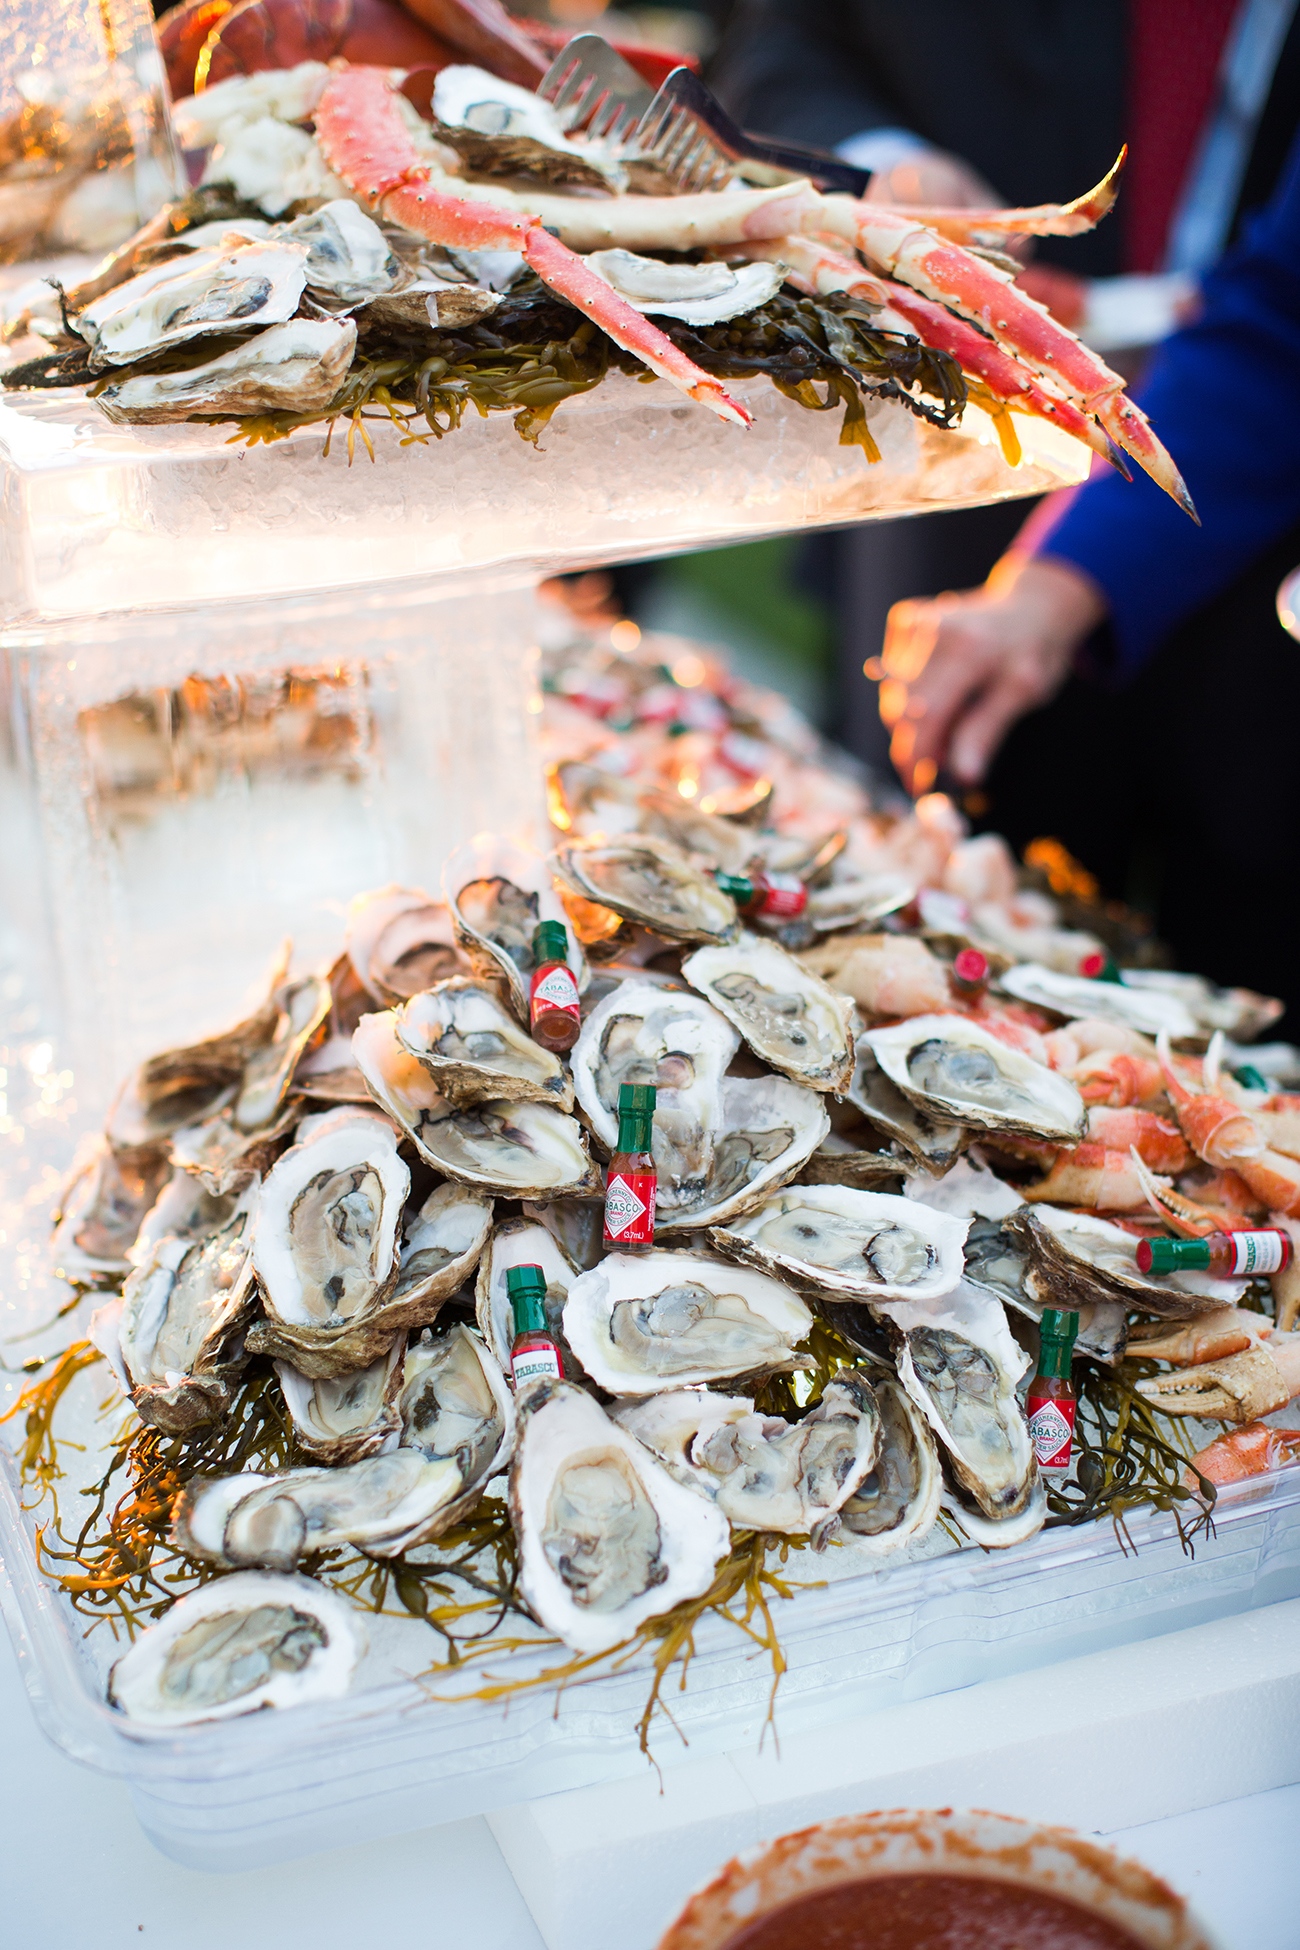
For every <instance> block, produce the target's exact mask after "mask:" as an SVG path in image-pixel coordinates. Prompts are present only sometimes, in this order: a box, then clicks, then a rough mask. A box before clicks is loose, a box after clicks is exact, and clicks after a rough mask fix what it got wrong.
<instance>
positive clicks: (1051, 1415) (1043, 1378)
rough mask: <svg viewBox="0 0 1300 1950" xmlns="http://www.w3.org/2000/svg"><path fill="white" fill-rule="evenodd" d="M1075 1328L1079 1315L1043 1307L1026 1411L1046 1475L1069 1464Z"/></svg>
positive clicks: (1058, 1472)
mask: <svg viewBox="0 0 1300 1950" xmlns="http://www.w3.org/2000/svg"><path fill="white" fill-rule="evenodd" d="M1078 1331H1079V1316H1078V1314H1075V1313H1062V1312H1061V1311H1060V1310H1059V1309H1058V1308H1056V1307H1044V1309H1043V1318H1042V1320H1041V1322H1040V1323H1039V1328H1038V1332H1039V1340H1040V1345H1039V1353H1038V1373H1037V1374H1036V1375H1035V1376H1034V1378H1033V1380H1032V1381H1031V1382H1030V1384H1029V1394H1028V1396H1027V1398H1026V1400H1025V1413H1026V1414H1027V1415H1028V1417H1029V1440H1030V1441H1031V1442H1032V1443H1033V1445H1034V1454H1035V1455H1036V1456H1037V1458H1038V1467H1039V1468H1040V1469H1041V1470H1042V1471H1043V1472H1044V1473H1045V1474H1046V1475H1049V1476H1064V1475H1065V1473H1066V1471H1067V1470H1068V1469H1069V1467H1070V1456H1071V1453H1072V1450H1073V1447H1074V1413H1075V1408H1076V1406H1077V1404H1076V1401H1075V1394H1074V1383H1073V1381H1072V1380H1071V1379H1070V1362H1071V1360H1072V1359H1073V1356H1074V1337H1075V1335H1076V1334H1077V1333H1078Z"/></svg>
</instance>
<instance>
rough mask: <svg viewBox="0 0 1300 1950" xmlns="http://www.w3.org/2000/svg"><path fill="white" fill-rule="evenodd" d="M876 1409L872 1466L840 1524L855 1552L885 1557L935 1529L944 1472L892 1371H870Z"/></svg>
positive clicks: (929, 1437) (844, 1505) (842, 1510)
mask: <svg viewBox="0 0 1300 1950" xmlns="http://www.w3.org/2000/svg"><path fill="white" fill-rule="evenodd" d="M871 1385H872V1389H873V1391H874V1393H875V1397H876V1407H877V1409H878V1410H879V1413H880V1440H879V1446H878V1448H877V1452H876V1460H875V1465H874V1467H873V1468H872V1469H871V1470H870V1471H869V1473H868V1474H867V1475H866V1476H865V1477H864V1478H863V1479H862V1481H861V1483H860V1484H859V1485H858V1487H857V1489H856V1490H854V1492H853V1494H852V1496H850V1497H849V1498H848V1499H847V1501H846V1502H844V1503H842V1504H841V1505H840V1513H839V1514H840V1524H841V1526H842V1528H843V1529H844V1530H846V1531H847V1532H848V1533H849V1534H850V1535H851V1536H852V1538H853V1540H854V1543H855V1544H856V1546H857V1548H858V1549H859V1550H862V1551H865V1552H867V1553H868V1554H869V1555H870V1556H872V1557H888V1556H891V1555H892V1554H893V1553H894V1552H895V1551H900V1550H904V1549H906V1547H907V1546H908V1545H909V1544H914V1543H919V1542H920V1540H921V1538H922V1537H924V1536H926V1535H927V1534H928V1533H929V1532H930V1531H931V1530H933V1528H934V1522H935V1518H936V1517H937V1516H938V1514H939V1493H940V1490H941V1489H942V1486H943V1476H942V1472H941V1471H940V1468H939V1451H938V1449H937V1447H936V1446H935V1440H934V1436H933V1434H932V1433H931V1430H930V1424H929V1423H928V1422H927V1421H926V1419H925V1417H924V1415H923V1414H922V1413H921V1411H920V1409H919V1408H918V1407H917V1406H916V1404H915V1403H914V1402H913V1401H912V1399H911V1397H910V1396H909V1395H908V1393H907V1390H906V1389H905V1388H903V1387H902V1385H901V1384H900V1383H899V1382H898V1381H896V1380H895V1378H894V1376H893V1375H892V1374H885V1373H883V1372H881V1373H877V1372H874V1371H873V1372H872V1376H871Z"/></svg>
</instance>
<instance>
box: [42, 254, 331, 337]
mask: <svg viewBox="0 0 1300 1950" xmlns="http://www.w3.org/2000/svg"><path fill="white" fill-rule="evenodd" d="M307 256H308V252H307V246H306V244H299V243H284V242H277V243H263V242H257V243H251V244H235V245H233V246H232V247H230V248H229V249H227V248H224V247H222V246H217V247H216V248H214V249H211V250H199V251H189V252H187V253H186V255H185V256H184V257H174V258H169V259H168V260H167V262H166V263H165V264H157V265H155V266H154V267H153V269H152V270H149V271H142V272H140V274H139V276H138V277H134V278H129V279H128V280H127V282H126V283H125V284H119V285H117V286H116V287H115V289H114V290H112V291H109V292H106V293H105V295H104V296H103V297H102V298H96V299H95V300H94V301H93V302H92V303H91V304H89V305H87V306H86V308H85V310H84V311H83V312H81V314H80V315H79V316H78V317H77V318H76V319H75V320H74V321H73V322H74V323H75V325H76V328H77V331H78V332H79V333H80V335H81V337H82V338H84V339H85V341H86V343H87V344H88V345H89V347H90V352H91V362H92V364H95V365H101V366H104V365H110V366H124V365H130V364H131V362H132V361H133V360H135V359H142V358H144V357H145V356H146V355H147V354H152V353H156V352H162V351H165V350H167V349H168V348H170V347H171V346H174V345H182V344H184V343H185V342H186V341H187V340H189V339H194V338H202V337H205V336H207V337H210V336H211V335H212V334H213V333H215V332H230V331H246V330H249V329H252V328H254V327H257V326H261V325H282V324H284V323H286V321H287V320H289V319H291V318H292V317H293V315H294V313H295V312H296V311H297V309H298V304H299V301H300V299H301V298H302V294H303V291H304V289H305V288H306V283H307Z"/></svg>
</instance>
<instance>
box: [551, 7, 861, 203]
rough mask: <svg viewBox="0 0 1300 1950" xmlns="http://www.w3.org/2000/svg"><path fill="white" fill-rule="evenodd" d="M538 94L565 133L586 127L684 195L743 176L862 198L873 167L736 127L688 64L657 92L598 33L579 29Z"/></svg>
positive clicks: (597, 138) (601, 139) (715, 186)
mask: <svg viewBox="0 0 1300 1950" xmlns="http://www.w3.org/2000/svg"><path fill="white" fill-rule="evenodd" d="M537 92H538V94H539V95H541V96H542V98H543V99H544V100H545V101H548V102H550V103H551V105H552V107H553V108H554V109H555V110H556V112H557V113H558V114H559V116H560V120H561V121H562V123H563V124H564V127H565V130H566V132H567V133H570V134H572V133H573V132H574V131H575V130H577V129H582V130H584V131H585V133H586V134H588V135H590V136H591V137H592V138H593V139H594V140H598V141H605V142H609V143H611V144H613V145H616V146H618V147H620V148H622V149H623V150H625V151H626V152H627V153H628V154H629V155H631V156H635V157H636V158H638V159H639V160H641V161H645V162H650V163H653V164H654V165H655V166H656V168H658V169H659V170H661V171H662V172H663V174H664V175H666V176H667V177H668V179H669V180H670V181H671V183H672V184H673V186H674V188H675V189H677V190H678V191H679V192H689V191H691V190H710V189H720V188H721V187H722V186H723V185H724V184H725V183H727V182H729V181H730V180H731V178H732V177H733V176H734V175H735V173H736V170H737V166H738V165H740V164H746V165H748V166H749V167H747V168H746V169H745V172H744V173H745V174H746V175H748V176H750V177H751V178H753V177H755V176H760V177H762V178H764V179H766V180H767V181H770V182H780V181H782V180H784V179H787V178H790V177H802V176H807V177H810V178H811V179H812V181H813V182H815V183H816V184H817V185H818V187H819V188H821V189H830V190H846V191H847V192H848V194H849V195H850V196H861V195H862V193H863V191H864V190H865V188H866V186H867V182H868V179H869V172H868V171H867V170H865V169H856V168H855V167H854V166H853V165H852V164H851V163H845V162H841V161H840V160H839V159H838V157H836V156H831V155H828V154H827V153H826V151H825V150H823V149H811V148H806V147H805V146H804V145H803V144H802V143H795V142H772V141H769V140H768V139H767V137H765V136H759V135H750V134H748V133H747V132H746V131H745V130H744V129H741V128H738V127H737V126H736V124H735V123H734V122H733V121H732V119H731V117H730V116H729V115H728V114H727V112H726V110H725V109H724V108H723V107H722V105H721V103H720V102H719V101H717V100H716V98H715V97H714V96H713V95H712V94H711V93H710V91H709V90H708V89H707V88H706V87H705V85H704V83H703V82H702V81H701V80H700V78H699V76H698V75H697V74H694V73H693V72H692V71H691V69H690V68H686V67H681V68H674V69H673V71H672V73H671V74H670V75H669V76H668V77H667V79H666V80H665V82H664V83H663V86H662V87H661V88H660V89H659V91H658V93H657V94H656V93H654V92H652V91H651V89H650V88H648V87H647V86H646V84H645V82H644V81H642V79H641V77H640V75H639V74H638V73H637V71H636V69H635V68H633V67H632V66H631V65H630V64H629V63H628V62H627V61H625V60H624V59H623V57H622V55H621V54H616V53H615V51H614V49H613V48H612V47H611V46H610V45H609V43H608V41H606V40H604V39H603V38H602V37H601V36H600V35H599V34H578V35H575V37H574V38H573V40H571V41H569V42H568V43H567V44H566V45H565V46H564V47H563V48H561V50H560V52H559V53H558V54H557V55H556V57H555V59H554V61H552V63H551V65H550V67H549V68H548V69H547V71H546V73H545V74H544V75H543V76H542V79H541V81H540V82H539V83H538V87H537Z"/></svg>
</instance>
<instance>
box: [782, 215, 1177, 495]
mask: <svg viewBox="0 0 1300 1950" xmlns="http://www.w3.org/2000/svg"><path fill="white" fill-rule="evenodd" d="M808 227H809V226H808V225H806V224H805V225H804V228H805V229H807V228H808ZM817 227H818V228H819V229H821V230H829V231H831V232H832V233H833V234H834V235H835V236H836V237H843V238H845V239H846V240H847V241H848V242H849V243H851V244H854V245H856V247H857V248H858V250H860V251H861V252H862V254H863V256H864V257H866V258H867V259H868V260H869V262H870V263H871V264H872V265H874V266H875V267H876V268H877V269H878V270H880V271H882V272H884V273H885V274H886V275H887V276H890V277H894V278H897V279H898V280H899V281H900V282H901V283H903V284H906V285H908V286H910V287H911V289H912V290H913V291H917V292H919V293H920V295H921V296H922V297H923V298H929V299H930V300H932V302H933V303H935V304H938V305H944V306H946V307H948V309H950V310H952V311H955V312H956V313H957V314H958V316H959V317H961V318H966V319H969V320H970V321H971V323H972V324H974V325H977V326H979V327H980V328H981V329H982V330H983V331H985V332H987V333H988V335H989V337H990V338H992V339H994V340H995V341H996V342H997V344H998V345H1000V346H1001V347H1002V348H1003V350H1004V351H1007V352H1010V353H1011V354H1012V355H1013V357H1015V358H1016V359H1018V360H1020V361H1022V362H1023V363H1024V364H1025V365H1027V366H1028V367H1029V368H1030V369H1031V371H1033V372H1035V373H1038V374H1039V375H1040V376H1041V377H1044V378H1047V379H1050V380H1051V381H1052V383H1053V385H1055V386H1058V387H1059V388H1060V389H1061V391H1062V392H1063V393H1065V394H1066V395H1067V396H1068V397H1069V398H1070V399H1072V400H1073V401H1074V402H1075V404H1076V405H1078V406H1079V407H1081V408H1082V409H1083V411H1084V412H1085V413H1095V414H1096V415H1097V418H1098V419H1099V420H1100V421H1101V423H1102V425H1103V427H1104V428H1105V429H1106V432H1107V433H1108V434H1110V436H1111V438H1112V439H1113V440H1115V441H1116V442H1117V443H1118V444H1119V445H1120V446H1121V447H1123V448H1124V450H1125V452H1126V453H1130V454H1132V456H1133V458H1134V460H1135V461H1136V462H1137V463H1138V465H1139V467H1142V468H1145V470H1146V472H1147V473H1148V474H1150V476H1151V478H1152V479H1153V480H1154V481H1155V482H1156V483H1157V484H1158V485H1159V486H1160V487H1162V488H1164V490H1165V492H1166V493H1167V494H1170V495H1172V496H1173V498H1174V500H1175V501H1177V503H1178V505H1179V507H1180V508H1182V509H1184V511H1185V512H1186V513H1187V514H1190V515H1191V516H1192V517H1193V519H1195V515H1196V510H1195V508H1194V507H1193V505H1192V499H1191V496H1190V495H1189V494H1188V492H1187V488H1186V486H1185V485H1184V482H1183V478H1182V476H1181V474H1180V473H1179V472H1178V469H1177V468H1176V467H1175V466H1174V463H1173V461H1172V460H1171V458H1170V456H1169V455H1168V454H1167V453H1166V451H1165V449H1164V448H1163V447H1162V446H1161V444H1160V442H1159V441H1158V440H1157V439H1156V437H1155V435H1154V434H1153V433H1152V431H1151V428H1150V425H1149V424H1148V422H1147V420H1146V418H1145V416H1144V415H1143V414H1142V413H1140V412H1139V410H1138V408H1137V407H1135V406H1133V405H1131V404H1130V402H1129V401H1127V400H1125V399H1124V398H1123V392H1124V381H1123V380H1122V378H1121V377H1120V375H1119V374H1118V373H1117V372H1112V371H1111V369H1110V367H1109V366H1107V365H1105V364H1104V363H1103V361H1102V360H1100V359H1099V358H1098V357H1097V355H1096V354H1095V353H1094V352H1090V351H1089V350H1088V348H1087V346H1086V345H1083V344H1081V342H1080V341H1079V340H1078V339H1077V338H1075V336H1074V334H1073V333H1072V332H1067V331H1066V330H1065V329H1064V327H1063V326H1060V325H1058V324H1057V322H1056V320H1055V319H1054V318H1053V317H1052V315H1051V313H1050V312H1049V311H1048V310H1047V307H1046V306H1045V305H1040V304H1038V303H1036V302H1035V300H1034V299H1032V298H1030V297H1027V296H1026V294H1025V293H1024V292H1023V291H1020V290H1018V289H1017V288H1016V284H1015V281H1014V279H1013V278H1012V277H1011V276H1010V275H1009V274H1008V273H1007V272H1006V271H1003V270H1000V269H999V267H998V266H997V265H996V264H990V263H988V262H987V260H986V259H984V258H980V257H975V256H973V255H972V254H971V252H969V251H966V250H963V249H962V248H961V246H960V245H959V244H953V243H949V242H947V240H946V239H944V238H942V237H938V236H936V235H935V234H934V232H933V231H930V230H927V229H926V228H925V226H924V225H923V224H919V223H917V222H916V220H915V219H914V218H913V217H910V216H907V215H904V214H903V213H901V212H899V211H894V210H886V209H882V208H877V207H876V206H875V205H873V204H870V203H858V202H855V201H854V199H853V198H852V197H848V196H826V197H823V198H822V200H821V212H820V217H819V220H818V224H817Z"/></svg>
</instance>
